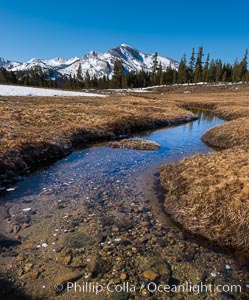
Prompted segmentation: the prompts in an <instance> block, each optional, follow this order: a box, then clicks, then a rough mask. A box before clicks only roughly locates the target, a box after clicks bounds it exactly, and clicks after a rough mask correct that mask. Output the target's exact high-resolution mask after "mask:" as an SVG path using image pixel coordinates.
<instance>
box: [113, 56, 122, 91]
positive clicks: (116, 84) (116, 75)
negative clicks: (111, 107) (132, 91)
mask: <svg viewBox="0 0 249 300" xmlns="http://www.w3.org/2000/svg"><path fill="white" fill-rule="evenodd" d="M123 73H124V67H123V65H122V62H121V61H120V60H116V61H115V62H114V66H113V78H112V84H113V88H116V89H120V88H122V76H123Z"/></svg>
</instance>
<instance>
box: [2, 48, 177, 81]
mask: <svg viewBox="0 0 249 300" xmlns="http://www.w3.org/2000/svg"><path fill="white" fill-rule="evenodd" d="M153 59H154V55H153V54H145V53H143V52H141V51H139V50H137V49H135V48H133V47H131V46H129V45H126V44H121V45H120V46H118V47H116V48H114V49H111V50H109V51H107V52H105V53H97V52H95V51H90V52H89V53H88V54H86V55H85V56H83V57H82V58H79V57H74V58H71V59H69V60H65V59H62V58H54V59H50V60H42V59H34V58H33V59H31V60H29V61H27V62H24V63H17V62H11V61H7V60H4V59H1V58H0V67H1V65H2V66H3V67H5V68H6V69H8V70H11V71H19V70H23V71H25V70H30V69H32V68H35V67H40V68H41V69H42V70H44V71H45V72H47V71H50V74H52V73H53V74H54V75H53V76H55V77H60V76H66V77H69V76H70V75H71V76H75V77H77V75H78V73H79V70H81V75H82V77H83V78H84V77H85V76H86V73H87V72H88V73H89V75H90V77H91V78H92V77H94V76H96V77H97V78H100V77H103V76H109V77H112V75H113V66H114V62H115V61H117V60H119V61H121V62H122V65H123V67H124V70H125V72H131V71H135V72H138V71H141V70H144V71H145V72H151V71H152V68H153ZM157 60H158V63H159V64H160V63H161V65H162V68H163V70H166V69H167V68H168V67H169V66H171V67H172V68H173V69H177V68H178V62H177V61H175V60H173V59H170V58H167V57H163V56H159V55H158V56H157Z"/></svg>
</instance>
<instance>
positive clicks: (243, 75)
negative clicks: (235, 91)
mask: <svg viewBox="0 0 249 300" xmlns="http://www.w3.org/2000/svg"><path fill="white" fill-rule="evenodd" d="M247 58H248V49H246V52H245V55H244V57H243V59H242V61H241V63H240V80H241V81H243V82H245V80H246V73H247Z"/></svg>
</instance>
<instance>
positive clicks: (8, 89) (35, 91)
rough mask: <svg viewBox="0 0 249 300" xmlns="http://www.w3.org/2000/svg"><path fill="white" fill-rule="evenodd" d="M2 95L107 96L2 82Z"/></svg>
mask: <svg viewBox="0 0 249 300" xmlns="http://www.w3.org/2000/svg"><path fill="white" fill-rule="evenodd" d="M0 96H84V97H105V96H103V95H99V94H92V93H84V92H70V91H62V90H52V89H44V88H34V87H26V86H15V85H2V84H0Z"/></svg>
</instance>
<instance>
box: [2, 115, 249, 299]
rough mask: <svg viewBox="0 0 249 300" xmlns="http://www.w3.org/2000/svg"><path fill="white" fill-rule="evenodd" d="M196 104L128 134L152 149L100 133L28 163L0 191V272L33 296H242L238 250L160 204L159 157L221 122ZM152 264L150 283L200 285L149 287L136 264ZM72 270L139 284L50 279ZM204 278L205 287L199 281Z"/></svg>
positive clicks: (185, 149) (177, 154) (245, 290)
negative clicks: (60, 154)
mask: <svg viewBox="0 0 249 300" xmlns="http://www.w3.org/2000/svg"><path fill="white" fill-rule="evenodd" d="M194 112H195V113H196V114H198V115H199V119H198V120H197V121H194V122H191V123H188V124H185V125H181V126H177V127H170V128H163V129H159V130H155V131H148V132H145V133H142V134H136V135H134V137H141V138H144V139H147V140H151V141H155V142H156V143H158V144H160V146H161V147H160V149H159V150H158V151H138V150H128V149H112V148H110V147H108V144H107V143H101V144H98V145H94V146H93V147H91V148H87V149H84V150H80V151H76V152H74V153H72V154H71V155H69V156H68V157H66V158H64V159H62V160H60V161H58V162H56V163H54V164H53V165H51V166H49V167H46V168H45V169H43V170H40V171H37V172H36V173H33V174H32V175H31V176H30V177H27V178H26V179H25V180H23V181H21V182H18V183H17V185H16V186H15V187H14V188H13V189H11V190H9V192H7V193H5V195H4V196H3V197H2V198H1V199H0V209H1V212H2V213H1V214H2V218H3V221H1V223H2V225H1V234H2V236H4V237H6V240H4V239H3V241H2V245H1V246H2V247H1V256H0V264H1V266H0V268H1V272H2V273H3V274H4V276H10V277H11V278H12V277H13V276H14V281H15V282H16V283H17V285H18V286H19V287H18V290H17V293H25V294H28V295H30V297H31V299H36V297H41V298H42V299H54V298H55V297H56V299H109V297H110V298H111V299H141V298H142V297H145V298H147V297H151V299H219V300H222V299H249V298H248V294H249V286H248V284H249V280H248V278H249V270H248V266H247V265H246V263H245V262H244V261H243V259H242V260H241V261H238V259H237V258H235V257H234V255H233V254H232V253H230V252H229V251H227V252H224V251H221V250H219V249H215V248H214V247H213V246H212V245H209V243H207V242H204V241H201V240H198V239H195V238H194V237H190V236H188V235H187V233H185V232H183V231H182V230H181V229H180V228H178V227H177V226H176V225H175V224H174V223H173V222H172V221H171V220H170V218H169V217H168V216H167V215H166V214H165V213H164V211H163V207H162V197H163V196H162V191H161V190H160V187H159V184H158V181H159V179H158V172H159V169H160V166H161V165H163V164H166V163H170V162H177V161H179V160H181V159H183V158H185V157H188V156H192V155H194V154H197V153H209V152H211V151H213V150H212V149H211V148H209V147H208V146H207V145H205V144H204V143H203V142H202V141H201V139H200V138H201V136H202V135H203V134H204V133H205V132H206V131H207V130H208V129H209V128H211V127H214V126H216V125H220V124H223V123H224V121H222V120H221V119H219V118H217V117H215V116H214V115H213V113H212V112H210V111H203V110H202V111H201V110H195V111H194ZM7 237H8V238H7ZM8 239H10V240H8ZM14 241H20V244H19V245H18V242H17V245H16V244H15V242H14ZM12 242H13V243H12ZM155 266H156V267H155ZM155 268H156V269H157V270H158V272H156V273H158V274H159V275H160V279H158V278H157V279H156V280H157V282H158V284H159V283H161V284H162V282H164V283H165V282H167V283H168V284H170V285H171V286H180V285H181V284H184V283H186V282H187V283H189V284H190V285H196V287H199V289H198V288H196V290H188V291H180V292H177V291H175V292H172V291H171V293H168V292H167V293H166V292H163V293H162V292H159V291H151V290H148V288H147V289H146V282H147V281H148V282H149V281H150V278H147V281H146V280H145V281H144V276H142V273H143V272H144V271H147V270H149V271H153V270H154V272H155V270H156V269H155ZM162 270H163V271H162ZM76 271H80V272H83V273H82V274H83V275H82V276H81V279H80V280H81V282H83V281H84V282H86V281H91V280H95V282H101V284H102V286H103V287H107V285H108V283H109V282H110V281H113V282H114V284H117V285H118V284H120V282H123V281H125V282H128V283H129V284H130V285H134V286H136V287H137V286H138V285H139V286H140V287H141V284H144V285H145V288H143V289H141V288H140V289H136V291H133V290H127V289H124V288H123V289H122V290H121V291H116V290H115V291H114V292H110V291H109V294H108V293H107V292H108V291H107V288H106V289H105V291H103V293H105V292H106V293H107V294H103V295H105V296H103V295H100V294H99V295H96V293H91V292H89V291H87V292H86V291H85V292H83V293H82V291H81V292H79V291H73V290H70V291H66V292H65V291H64V292H62V291H58V290H55V289H54V284H57V283H59V282H61V281H63V280H69V279H70V275H68V274H70V272H71V273H72V272H76ZM160 272H162V274H161V273H160ZM147 275H148V274H147ZM150 275H151V276H152V275H153V274H152V273H151V274H150ZM67 276H69V279H68V277H67ZM71 276H72V275H71ZM148 276H149V275H148ZM66 278H67V279H66ZM62 279H63V280H62ZM151 280H152V277H151ZM69 281H70V280H69ZM202 283H203V284H211V285H213V288H210V289H207V290H205V289H200V285H201V284H202ZM234 285H240V287H241V291H240V290H239V291H238V290H234V289H235V288H234V289H232V288H231V286H234ZM215 286H222V287H223V286H226V289H225V290H222V291H217V290H216V289H215V288H214V287H215ZM60 292H62V293H60ZM6 293H7V292H6ZM69 293H70V294H69ZM90 295H91V296H90ZM153 297H154V298H153ZM1 299H2V298H1ZM6 299H7V298H6Z"/></svg>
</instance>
